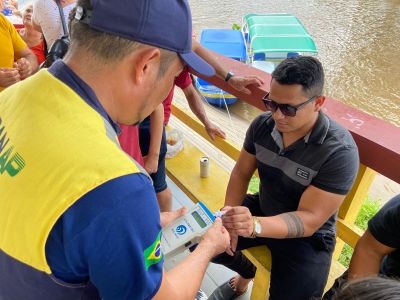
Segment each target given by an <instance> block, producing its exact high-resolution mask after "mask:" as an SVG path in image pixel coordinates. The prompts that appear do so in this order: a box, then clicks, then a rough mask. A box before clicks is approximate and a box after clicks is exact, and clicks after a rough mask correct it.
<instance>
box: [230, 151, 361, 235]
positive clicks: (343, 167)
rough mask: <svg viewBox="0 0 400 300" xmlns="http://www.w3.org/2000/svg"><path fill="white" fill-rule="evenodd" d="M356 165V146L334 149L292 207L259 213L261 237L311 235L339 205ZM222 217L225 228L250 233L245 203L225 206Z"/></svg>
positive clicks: (248, 213) (240, 232) (240, 233)
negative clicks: (296, 206)
mask: <svg viewBox="0 0 400 300" xmlns="http://www.w3.org/2000/svg"><path fill="white" fill-rule="evenodd" d="M358 166H359V159H358V152H357V149H356V148H354V147H353V148H351V147H347V148H343V149H342V150H341V151H337V152H335V154H334V155H332V156H331V157H330V158H329V159H328V160H327V161H326V163H325V164H324V165H323V166H322V167H321V169H320V170H319V171H318V175H317V176H316V177H315V178H314V179H313V180H312V182H311V185H309V186H308V187H307V188H306V189H305V191H304V192H303V194H302V196H301V198H300V201H299V206H298V209H297V210H296V211H292V212H287V213H283V214H279V215H276V216H271V217H259V218H258V219H259V221H260V223H261V234H259V236H262V237H270V238H278V239H279V238H280V239H283V238H299V237H307V236H311V235H313V234H314V233H315V232H316V231H317V230H318V229H319V228H320V227H321V226H322V225H323V224H324V223H325V222H326V221H327V220H328V219H329V218H330V217H331V216H332V215H333V214H334V213H335V212H336V211H337V210H338V209H339V207H340V205H341V203H342V202H343V200H344V198H345V196H346V194H347V193H348V191H349V190H350V188H351V186H352V184H353V182H354V179H355V177H356V175H357V171H358ZM224 209H225V210H227V213H226V214H225V216H224V217H223V220H224V225H225V226H226V228H227V229H228V230H231V231H232V230H234V231H235V232H236V233H237V234H238V235H242V236H245V237H248V236H251V234H252V233H253V229H254V222H253V218H252V215H251V213H250V211H249V210H248V208H246V207H240V206H239V207H226V208H224Z"/></svg>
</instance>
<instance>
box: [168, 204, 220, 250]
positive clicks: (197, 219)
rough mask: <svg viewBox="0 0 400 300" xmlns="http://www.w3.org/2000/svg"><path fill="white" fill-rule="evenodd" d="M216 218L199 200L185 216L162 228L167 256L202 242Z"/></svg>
mask: <svg viewBox="0 0 400 300" xmlns="http://www.w3.org/2000/svg"><path fill="white" fill-rule="evenodd" d="M214 220H215V217H214V215H213V214H212V213H211V211H210V210H209V209H208V208H207V207H206V206H205V205H204V204H203V203H202V202H198V203H197V204H196V205H195V206H193V207H192V208H191V209H190V210H189V211H188V212H187V213H186V214H185V215H184V216H182V217H180V218H178V219H176V220H175V221H174V222H172V223H171V224H170V225H168V226H167V227H165V228H164V229H163V230H162V238H161V248H162V249H163V253H164V256H165V257H172V256H175V255H176V254H178V253H180V252H183V251H184V250H185V249H187V248H190V247H192V246H194V245H196V244H198V243H199V242H200V239H201V237H202V236H203V234H204V233H205V232H206V231H207V230H208V228H210V227H211V225H212V224H213V222H214Z"/></svg>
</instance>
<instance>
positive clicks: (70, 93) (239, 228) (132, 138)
mask: <svg viewBox="0 0 400 300" xmlns="http://www.w3.org/2000/svg"><path fill="white" fill-rule="evenodd" d="M6 2H7V3H6ZM59 4H60V5H61V8H60V9H62V12H63V14H64V18H65V19H66V20H68V23H69V26H68V27H69V28H68V34H69V36H70V40H71V44H70V48H69V50H68V52H67V55H66V56H65V57H64V58H63V59H62V60H58V61H56V62H55V63H54V64H53V65H52V66H50V67H49V68H48V69H43V70H40V71H39V66H40V64H41V63H42V62H43V61H45V57H46V53H47V49H49V48H51V46H52V45H53V43H54V42H55V41H56V40H57V39H59V38H60V37H61V36H63V35H64V30H63V26H62V21H61V16H60V12H59V8H58V5H57V3H56V2H55V1H53V0H35V1H33V2H29V1H28V2H25V3H24V5H23V6H21V7H18V6H17V2H15V1H3V0H1V1H0V11H7V12H8V11H12V13H14V14H16V15H20V17H21V21H22V24H23V27H22V28H20V29H18V30H17V29H16V28H15V27H14V26H13V24H11V22H10V21H9V20H8V19H7V17H6V16H5V15H3V14H0V190H1V191H2V197H1V198H0V266H1V268H0V298H1V299H7V300H14V299H15V300H20V299H32V300H35V299H152V298H154V299H194V298H195V297H196V293H197V292H198V291H199V288H200V284H201V282H202V279H203V277H204V274H205V270H206V268H207V266H208V264H209V263H210V262H212V263H217V264H221V265H224V266H226V267H228V268H230V269H231V270H233V271H235V272H237V273H238V274H237V275H236V276H234V277H233V278H230V279H227V282H226V283H225V284H223V285H221V286H220V287H218V288H217V289H216V290H215V291H214V292H213V293H212V295H210V298H209V299H214V300H215V299H235V298H237V297H240V296H241V295H243V294H244V293H246V291H247V289H248V284H249V282H250V281H251V280H252V279H253V278H254V277H255V272H256V267H255V266H254V265H253V264H252V263H251V261H250V260H248V259H247V258H246V257H245V256H244V255H243V254H242V252H241V250H244V249H247V248H249V247H253V246H258V245H266V246H268V248H269V249H270V251H271V258H272V270H271V279H270V290H269V299H272V300H277V299H278V300H280V299H282V300H285V299H288V300H289V299H290V300H292V299H299V300H302V299H304V300H306V299H364V300H367V299H368V300H373V299H388V300H389V299H399V297H400V283H399V281H398V278H400V250H399V249H400V233H399V232H400V231H399V230H398V228H400V195H399V196H397V197H394V198H393V199H392V200H390V201H389V202H388V203H387V204H386V205H385V206H384V207H383V208H382V209H381V210H380V211H379V213H378V214H377V215H376V216H374V217H373V218H372V219H371V220H370V222H369V224H368V229H367V230H366V232H365V233H364V234H363V236H362V237H361V239H360V240H359V242H358V243H357V246H356V247H355V251H354V254H353V257H352V259H351V263H350V267H349V270H348V271H346V272H345V273H344V274H343V275H342V276H341V277H340V278H338V279H337V280H336V281H335V284H334V285H333V287H331V289H330V290H329V291H328V292H327V293H325V294H324V289H325V286H326V283H327V279H328V274H329V269H330V265H331V259H332V253H333V250H334V248H335V241H336V218H337V211H338V209H339V207H340V205H341V203H342V202H343V200H344V198H345V196H346V195H347V193H348V192H349V191H350V189H351V187H352V185H353V182H354V180H355V178H356V175H357V172H358V168H359V157H358V149H357V145H356V143H355V142H354V140H353V138H352V136H351V134H350V133H349V132H348V130H347V129H345V128H344V127H342V126H341V125H340V124H338V123H336V122H335V121H334V120H332V119H331V118H329V117H328V116H327V115H326V114H325V113H324V112H323V111H322V108H323V106H324V102H325V97H324V95H323V88H324V81H325V75H324V70H323V66H322V64H321V63H320V62H319V61H318V60H317V59H316V58H313V57H307V56H298V57H292V58H288V59H286V60H284V61H283V62H282V63H280V64H279V65H278V67H277V68H276V69H275V70H274V71H273V73H272V79H271V82H270V91H269V93H268V94H266V95H265V96H264V97H263V98H262V99H259V101H262V102H263V103H264V104H265V107H266V110H267V112H264V113H262V114H260V115H259V116H258V117H257V118H255V119H254V120H253V121H252V123H251V124H250V127H249V129H248V131H247V133H246V137H245V141H244V144H243V147H242V150H241V153H240V156H239V158H238V160H237V162H236V164H235V167H234V169H233V171H232V173H231V176H230V180H229V183H228V186H227V188H226V198H225V205H224V208H223V209H222V211H224V215H223V216H222V217H221V218H217V219H216V221H215V223H214V224H213V226H212V227H211V228H210V229H209V230H208V231H207V233H206V234H205V235H204V237H203V239H202V241H201V242H200V243H199V245H198V246H197V247H196V248H195V249H193V250H192V252H191V253H190V255H189V256H188V257H187V258H185V259H184V260H183V261H182V262H181V263H180V264H178V265H177V266H175V267H174V268H172V269H171V270H169V271H166V270H164V269H163V263H164V261H163V254H162V249H161V246H160V240H161V229H162V227H164V226H166V225H168V224H169V223H171V222H172V221H173V220H175V219H176V218H178V217H180V216H182V215H183V214H184V213H185V212H186V208H182V209H179V210H177V211H172V193H171V190H170V189H169V188H168V186H167V182H166V174H165V155H166V133H165V126H166V125H167V124H168V121H169V118H170V115H171V102H172V100H173V95H174V88H175V86H178V87H179V88H181V89H182V90H183V92H184V95H185V97H186V99H187V101H188V103H189V106H190V108H191V110H192V111H193V113H194V114H195V115H196V116H197V117H198V119H199V120H200V121H201V122H202V123H203V125H204V127H205V129H206V130H207V133H208V134H209V136H210V138H211V139H213V140H214V139H216V138H223V139H224V138H225V137H226V135H225V133H224V132H223V131H222V130H221V129H220V128H219V127H218V125H216V124H214V123H213V122H211V121H210V120H209V118H208V117H207V114H206V112H205V110H204V107H203V102H202V100H201V98H200V96H199V94H198V92H197V91H196V89H195V87H194V86H193V83H192V79H191V76H190V71H191V70H194V71H195V72H197V73H199V74H201V75H202V76H205V77H209V76H218V77H220V78H221V79H223V80H225V81H226V82H227V83H228V84H229V85H230V86H232V87H233V88H234V89H236V90H238V91H240V92H243V93H247V94H251V87H260V86H262V85H263V84H264V81H263V80H262V79H261V78H259V77H257V76H237V75H235V74H233V73H232V71H231V70H228V69H226V68H225V67H224V66H222V65H220V63H219V62H218V60H216V59H215V58H214V56H213V54H212V53H211V52H209V51H208V50H207V49H205V48H203V47H202V46H201V45H200V44H199V43H197V42H196V41H195V40H193V39H192V22H191V13H190V8H189V4H188V2H187V0H154V1H148V0H135V1H121V0H115V1H98V0H78V1H75V0H60V1H59ZM10 7H11V8H10ZM27 78H29V79H28V80H25V79H27ZM27 120H29V123H27ZM255 171H258V174H259V176H260V187H259V192H258V193H256V194H247V189H248V185H249V182H250V179H251V177H252V175H253V174H254V172H255Z"/></svg>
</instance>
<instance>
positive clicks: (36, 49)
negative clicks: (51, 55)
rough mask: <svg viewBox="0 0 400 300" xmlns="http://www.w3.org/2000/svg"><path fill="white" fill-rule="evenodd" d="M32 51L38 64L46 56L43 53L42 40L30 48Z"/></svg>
mask: <svg viewBox="0 0 400 300" xmlns="http://www.w3.org/2000/svg"><path fill="white" fill-rule="evenodd" d="M30 49H31V50H32V52H33V53H34V54H35V55H36V57H37V60H38V63H39V65H40V64H41V63H42V62H44V61H45V59H46V56H45V55H44V42H43V41H41V42H40V44H38V45H36V46H33V47H31V48H30Z"/></svg>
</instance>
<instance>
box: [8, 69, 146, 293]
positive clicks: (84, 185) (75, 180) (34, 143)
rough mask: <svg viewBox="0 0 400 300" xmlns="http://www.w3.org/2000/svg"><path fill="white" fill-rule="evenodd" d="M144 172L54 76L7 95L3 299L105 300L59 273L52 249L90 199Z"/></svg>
mask: <svg viewBox="0 0 400 300" xmlns="http://www.w3.org/2000/svg"><path fill="white" fill-rule="evenodd" d="M138 172H140V170H139V167H138V166H137V165H136V164H135V163H134V161H133V160H131V159H130V157H128V156H127V155H126V154H125V153H124V152H123V151H122V150H121V149H120V146H119V143H118V140H117V136H116V133H115V131H114V129H113V128H112V126H111V125H110V124H109V123H108V121H106V120H104V119H103V118H102V117H101V115H100V114H99V113H97V112H96V111H95V110H94V109H93V108H91V107H90V106H89V105H88V104H87V103H86V102H85V101H84V100H82V99H81V98H80V97H79V96H78V95H77V94H76V93H75V92H74V91H73V90H71V89H70V88H69V87H68V86H67V85H65V84H64V83H63V82H61V81H59V80H58V79H57V78H55V77H54V76H53V75H51V74H50V73H49V72H48V71H47V70H42V71H40V72H39V73H38V74H36V75H34V76H32V77H30V78H28V79H26V80H24V81H23V82H21V83H19V84H17V85H14V86H12V87H10V88H8V89H6V90H5V91H3V92H2V93H0V299H6V300H13V299H16V300H26V299H41V300H42V299H57V300H61V299H98V298H99V296H98V293H97V290H96V288H95V287H94V286H93V285H92V284H91V283H90V282H88V283H83V284H78V285H76V284H67V283H64V282H62V281H60V280H58V279H56V278H54V277H53V276H52V274H51V269H50V267H49V265H48V262H47V260H46V254H45V244H46V241H47V238H48V236H49V233H50V231H51V229H52V228H53V226H54V224H55V223H56V221H57V220H58V219H59V218H60V216H61V215H62V214H63V213H64V212H65V211H66V210H67V209H68V208H69V207H71V206H72V205H73V204H74V203H75V202H76V201H77V200H78V199H80V198H81V197H82V196H83V195H85V194H86V193H88V192H89V191H91V190H93V189H94V188H96V187H97V186H99V185H101V184H103V183H105V182H107V181H109V180H111V179H114V178H117V177H120V176H123V175H127V174H132V173H138Z"/></svg>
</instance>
